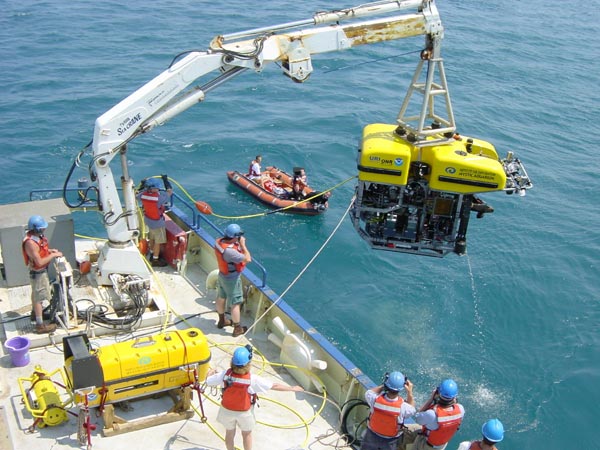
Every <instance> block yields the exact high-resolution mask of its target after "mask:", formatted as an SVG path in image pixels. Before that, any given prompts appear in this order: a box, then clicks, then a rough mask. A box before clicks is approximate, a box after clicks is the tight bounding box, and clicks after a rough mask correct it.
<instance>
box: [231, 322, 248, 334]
mask: <svg viewBox="0 0 600 450" xmlns="http://www.w3.org/2000/svg"><path fill="white" fill-rule="evenodd" d="M246 331H248V327H243V326H241V325H240V324H239V323H234V324H233V332H232V333H231V335H232V336H233V337H238V336H241V335H242V334H244V333H245V332H246Z"/></svg>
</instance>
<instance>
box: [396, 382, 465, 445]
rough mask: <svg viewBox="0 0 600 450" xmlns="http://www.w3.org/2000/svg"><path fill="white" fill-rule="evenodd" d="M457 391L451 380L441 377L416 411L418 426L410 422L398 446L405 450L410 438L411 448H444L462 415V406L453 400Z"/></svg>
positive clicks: (458, 425)
mask: <svg viewBox="0 0 600 450" xmlns="http://www.w3.org/2000/svg"><path fill="white" fill-rule="evenodd" d="M457 395H458V386H457V384H456V382H455V381H454V380H452V379H447V380H444V381H442V382H441V383H440V385H439V386H438V387H437V388H436V389H434V390H433V392H432V394H431V397H430V398H429V400H427V402H425V404H424V405H423V406H421V408H420V409H419V411H418V412H417V413H416V414H415V416H414V420H415V422H416V423H417V426H416V427H413V426H410V427H409V429H408V430H407V431H406V432H405V433H404V440H403V444H402V445H401V446H399V447H398V449H399V450H404V449H405V448H406V445H408V444H410V443H413V442H414V445H413V447H412V448H413V450H430V449H438V450H443V449H445V448H446V446H447V445H448V442H450V440H451V439H452V437H453V436H454V434H456V432H457V431H458V428H459V427H460V424H461V423H462V420H463V417H464V415H465V409H464V407H463V406H462V405H461V404H460V403H458V401H457V400H456V396H457ZM419 426H420V427H419Z"/></svg>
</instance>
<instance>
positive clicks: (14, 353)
mask: <svg viewBox="0 0 600 450" xmlns="http://www.w3.org/2000/svg"><path fill="white" fill-rule="evenodd" d="M30 344H31V342H30V341H29V339H28V338H26V337H24V336H16V337H12V338H10V339H8V340H7V341H6V342H5V343H4V347H5V348H6V350H8V354H9V355H10V358H11V360H12V363H13V366H15V367H23V366H26V365H27V364H29V345H30Z"/></svg>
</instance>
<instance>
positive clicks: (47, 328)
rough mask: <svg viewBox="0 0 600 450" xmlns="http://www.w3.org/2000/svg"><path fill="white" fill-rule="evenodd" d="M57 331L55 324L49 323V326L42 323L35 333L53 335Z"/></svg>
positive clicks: (37, 326)
mask: <svg viewBox="0 0 600 450" xmlns="http://www.w3.org/2000/svg"><path fill="white" fill-rule="evenodd" d="M55 330H56V325H54V324H53V323H49V324H45V323H42V324H40V325H36V326H35V332H36V333H37V334H46V333H52V332H54V331H55Z"/></svg>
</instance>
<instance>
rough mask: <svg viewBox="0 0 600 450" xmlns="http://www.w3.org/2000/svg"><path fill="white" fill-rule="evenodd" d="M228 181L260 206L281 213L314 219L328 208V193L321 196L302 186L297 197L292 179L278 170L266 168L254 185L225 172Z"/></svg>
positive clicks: (237, 175)
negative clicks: (260, 204) (261, 204)
mask: <svg viewBox="0 0 600 450" xmlns="http://www.w3.org/2000/svg"><path fill="white" fill-rule="evenodd" d="M227 178H228V179H229V181H231V183H233V184H234V185H236V186H237V187H239V188H240V189H242V190H243V191H245V192H247V193H248V194H250V195H251V196H253V197H254V198H256V199H257V200H258V201H260V202H261V203H264V204H265V205H267V206H269V207H271V208H275V209H277V210H281V212H286V213H292V214H304V215H308V216H316V215H317V214H321V213H323V212H325V211H326V210H327V207H328V204H327V200H328V199H329V196H330V194H329V192H326V193H324V194H320V192H318V191H315V190H314V189H312V188H311V187H309V186H307V185H303V186H302V188H301V190H300V193H295V192H294V177H292V176H291V175H289V174H288V173H286V172H284V171H283V170H280V169H278V168H277V167H267V170H265V171H263V172H262V176H261V179H260V180H256V181H254V180H251V179H250V178H249V177H248V176H247V175H245V174H241V173H240V172H238V171H237V170H232V171H229V172H227ZM296 191H297V192H298V191H299V189H298V188H297V189H296Z"/></svg>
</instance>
